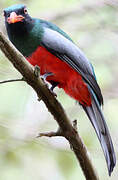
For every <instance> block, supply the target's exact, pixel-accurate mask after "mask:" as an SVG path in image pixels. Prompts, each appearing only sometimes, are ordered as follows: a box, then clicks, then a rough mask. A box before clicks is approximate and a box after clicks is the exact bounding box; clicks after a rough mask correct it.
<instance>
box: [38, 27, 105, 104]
mask: <svg viewBox="0 0 118 180" xmlns="http://www.w3.org/2000/svg"><path fill="white" fill-rule="evenodd" d="M41 44H42V46H44V47H45V48H47V49H48V50H49V51H50V52H51V53H53V54H54V55H55V56H57V57H59V58H60V59H61V60H63V61H65V62H66V63H67V64H69V65H70V66H71V67H72V68H73V69H75V70H76V71H77V72H78V73H80V74H81V75H82V77H83V80H84V81H85V82H86V83H88V84H89V85H90V87H91V88H92V89H93V91H94V93H95V94H96V96H97V98H98V101H99V103H100V105H101V104H103V97H102V94H101V90H100V88H99V85H98V83H97V81H96V78H95V75H94V71H93V68H92V65H91V64H90V62H89V60H88V59H87V57H86V56H85V55H84V54H83V52H82V51H81V50H80V49H79V48H78V47H77V46H76V45H75V44H74V43H73V42H72V41H70V40H68V39H67V38H65V37H64V36H62V35H61V34H60V33H59V32H57V31H54V30H52V29H49V28H44V35H43V38H42V42H41Z"/></svg>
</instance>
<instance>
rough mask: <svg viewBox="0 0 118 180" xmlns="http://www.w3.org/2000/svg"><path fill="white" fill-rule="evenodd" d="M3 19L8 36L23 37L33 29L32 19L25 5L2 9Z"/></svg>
mask: <svg viewBox="0 0 118 180" xmlns="http://www.w3.org/2000/svg"><path fill="white" fill-rule="evenodd" d="M4 17H5V24H6V29H7V32H8V36H10V35H11V34H14V35H17V36H23V35H25V34H26V33H27V32H28V31H30V30H31V29H32V27H33V21H32V18H31V17H30V16H29V14H28V11H27V8H26V6H25V5H21V4H18V5H13V6H10V7H8V8H6V9H4Z"/></svg>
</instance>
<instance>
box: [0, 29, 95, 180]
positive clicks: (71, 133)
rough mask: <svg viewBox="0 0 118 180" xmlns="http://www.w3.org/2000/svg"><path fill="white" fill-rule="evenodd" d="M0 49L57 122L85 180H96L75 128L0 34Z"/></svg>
mask: <svg viewBox="0 0 118 180" xmlns="http://www.w3.org/2000/svg"><path fill="white" fill-rule="evenodd" d="M0 49H1V50H2V51H3V53H4V54H5V55H6V57H7V58H8V59H9V61H10V62H11V63H12V64H13V65H14V67H15V68H16V69H17V70H18V71H19V72H20V73H21V74H22V76H23V77H24V78H25V81H26V82H27V83H28V84H29V85H30V86H31V87H32V88H33V89H34V90H35V92H36V93H37V96H38V97H39V99H40V98H41V99H42V100H43V101H44V103H45V105H46V106H47V108H48V110H49V111H50V113H51V114H52V115H53V117H54V119H55V120H56V121H57V123H58V125H59V128H60V129H61V131H62V134H63V136H64V137H65V138H66V139H67V140H68V141H69V143H70V145H71V147H72V149H73V152H74V153H75V155H76V157H77V159H78V161H79V163H80V165H81V168H82V170H83V172H84V175H85V177H86V179H88V180H97V179H98V177H97V174H96V172H95V170H94V168H93V166H92V163H91V161H90V159H89V157H88V153H87V149H86V147H85V145H84V144H83V142H82V140H81V138H80V136H79V134H78V133H77V131H76V129H75V127H73V126H72V124H71V123H70V120H69V118H68V117H67V115H66V113H65V111H64V109H63V107H62V106H61V104H60V103H59V102H58V101H57V99H56V98H55V97H54V95H53V94H52V93H51V92H50V90H49V89H48V88H47V86H46V85H45V84H44V82H43V81H42V80H41V79H40V77H36V75H35V74H34V68H33V67H32V65H30V64H29V62H28V61H26V59H25V58H24V56H23V55H22V54H21V53H19V52H18V50H17V49H16V48H15V47H14V46H13V45H12V43H11V42H10V41H9V40H7V38H6V37H5V36H4V35H3V34H2V33H1V32H0Z"/></svg>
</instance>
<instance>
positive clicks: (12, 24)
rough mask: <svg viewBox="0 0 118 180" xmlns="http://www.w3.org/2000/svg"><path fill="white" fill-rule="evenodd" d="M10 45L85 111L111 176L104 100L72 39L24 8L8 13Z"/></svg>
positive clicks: (110, 146) (112, 154) (111, 152)
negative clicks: (103, 108)
mask: <svg viewBox="0 0 118 180" xmlns="http://www.w3.org/2000/svg"><path fill="white" fill-rule="evenodd" d="M4 16H5V24H6V29H7V33H8V37H9V39H10V41H11V42H12V43H13V44H14V46H15V47H16V48H17V49H18V50H19V51H20V52H21V53H22V54H23V55H24V56H25V57H26V59H27V60H28V61H29V62H30V63H31V64H32V65H33V66H35V65H38V66H39V67H40V74H41V75H43V76H44V77H45V78H46V81H48V82H49V83H51V85H52V87H51V90H53V89H54V88H55V87H56V86H58V87H59V88H62V89H64V91H65V92H66V93H67V94H68V95H69V96H71V97H72V98H74V99H75V100H76V101H78V102H79V104H80V105H81V106H82V107H83V109H84V111H85V112H86V114H87V116H88V118H89V119H90V121H91V123H92V125H93V127H94V129H95V131H96V134H97V136H98V139H99V141H100V143H101V146H102V149H103V152H104V155H105V158H106V162H107V167H108V172H109V175H111V172H112V171H113V168H114V166H115V164H116V157H115V152H114V148H113V144H112V140H111V137H110V133H109V130H108V127H107V124H106V122H105V119H104V116H103V114H102V111H101V106H102V105H103V97H102V94H101V90H100V87H99V85H98V83H97V80H96V77H95V73H94V69H93V66H92V65H91V63H90V62H89V60H88V59H87V57H86V56H85V55H84V54H83V52H82V51H81V50H80V49H79V48H78V47H77V46H76V44H75V43H74V42H73V41H72V39H71V38H70V37H69V36H68V35H67V34H66V33H65V32H64V31H62V30H61V29H60V28H59V27H57V26H56V25H54V24H53V23H50V22H47V21H45V20H41V19H35V18H32V17H31V16H30V15H29V14H28V11H27V9H26V6H24V5H13V6H10V7H8V8H6V9H4Z"/></svg>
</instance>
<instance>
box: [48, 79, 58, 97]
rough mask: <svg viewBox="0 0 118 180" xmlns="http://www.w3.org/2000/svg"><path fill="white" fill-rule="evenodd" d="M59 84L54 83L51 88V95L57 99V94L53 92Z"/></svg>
mask: <svg viewBox="0 0 118 180" xmlns="http://www.w3.org/2000/svg"><path fill="white" fill-rule="evenodd" d="M58 84H59V83H58V82H53V83H52V86H51V88H50V91H51V93H53V94H54V96H55V97H57V94H56V93H55V92H54V91H53V90H54V88H55V87H57V85H58Z"/></svg>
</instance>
